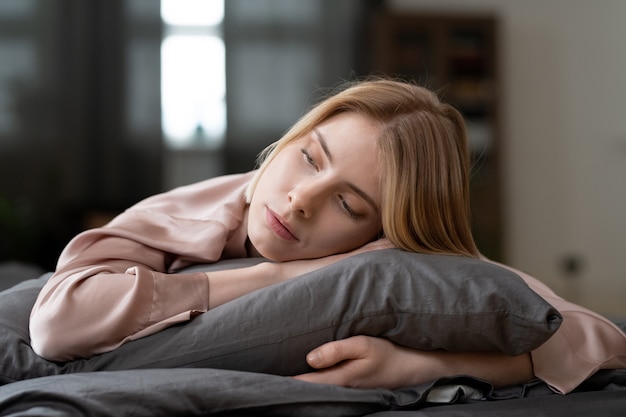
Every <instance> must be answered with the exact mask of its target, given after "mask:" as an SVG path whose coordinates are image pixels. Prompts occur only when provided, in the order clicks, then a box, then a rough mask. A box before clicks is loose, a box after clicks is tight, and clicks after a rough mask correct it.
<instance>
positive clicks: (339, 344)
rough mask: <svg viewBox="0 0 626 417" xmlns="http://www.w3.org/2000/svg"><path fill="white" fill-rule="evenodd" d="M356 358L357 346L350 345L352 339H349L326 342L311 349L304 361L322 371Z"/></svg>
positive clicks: (357, 353)
mask: <svg viewBox="0 0 626 417" xmlns="http://www.w3.org/2000/svg"><path fill="white" fill-rule="evenodd" d="M358 356H359V349H358V345H357V344H355V343H352V338H349V339H344V340H336V341H333V342H328V343H325V344H323V345H322V346H320V347H318V348H315V349H313V350H312V351H311V352H309V354H308V355H306V361H307V363H308V364H309V365H310V366H311V367H312V368H315V369H322V368H329V367H331V366H334V365H336V364H338V363H339V362H342V361H345V360H348V359H356V358H357V357H358Z"/></svg>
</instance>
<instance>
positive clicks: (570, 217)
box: [0, 0, 626, 315]
mask: <svg viewBox="0 0 626 417" xmlns="http://www.w3.org/2000/svg"><path fill="white" fill-rule="evenodd" d="M625 18H626V2H623V1H621V0H598V1H594V2H589V1H585V0H525V1H521V0H430V1H429V0H388V1H383V0H228V1H223V0H162V1H158V0H90V1H81V0H2V1H0V263H4V264H7V263H11V262H13V263H14V262H19V263H21V264H27V265H33V266H35V267H37V268H41V269H44V270H51V269H53V268H54V265H55V262H56V259H57V257H58V255H59V253H60V251H61V250H62V248H63V246H64V245H65V244H66V243H67V241H68V240H69V239H71V237H73V236H74V235H75V234H77V233H78V232H80V231H81V230H84V229H86V228H90V227H95V226H99V225H101V224H103V223H104V222H106V221H107V220H108V219H109V218H110V217H111V216H113V215H115V214H116V213H118V212H119V211H121V210H123V209H124V208H126V207H128V206H129V205H131V204H133V203H135V202H137V201H138V200H140V199H142V198H144V197H146V196H148V195H151V194H154V193H157V192H160V191H164V190H167V189H170V188H173V187H175V186H178V185H182V184H188V183H191V182H194V181H198V180H202V179H205V178H209V177H213V176H216V175H222V174H226V173H233V172H242V171H247V170H250V169H252V168H254V163H255V158H256V155H257V154H258V152H259V151H260V150H261V149H263V148H264V147H265V146H266V145H268V144H269V143H271V142H273V141H274V140H276V139H278V138H279V137H280V136H281V135H282V133H283V132H284V131H285V130H286V129H287V128H288V127H289V126H290V125H291V124H293V122H295V120H296V119H297V118H298V117H299V116H301V115H302V114H303V113H305V112H306V111H307V110H308V109H309V108H310V106H311V105H312V104H314V103H315V102H316V101H317V100H318V99H319V98H320V97H323V96H325V95H326V94H327V93H328V91H329V89H330V88H332V87H335V86H337V85H338V84H340V83H341V82H343V81H345V80H353V79H355V78H358V77H361V76H365V75H368V74H372V73H375V74H387V75H391V76H397V77H402V78H406V79H411V80H415V81H417V82H418V83H420V84H422V85H425V86H428V87H430V88H433V89H435V90H437V91H438V92H440V94H441V96H442V97H443V98H444V99H445V100H446V101H449V102H451V103H452V104H454V105H455V106H457V108H459V109H460V110H461V111H462V113H463V114H464V116H465V118H466V120H467V123H468V129H469V134H470V139H471V144H472V153H473V164H474V171H473V175H472V206H473V207H472V208H473V215H474V221H475V226H474V229H475V235H476V239H477V241H478V243H479V246H480V248H481V250H482V251H483V253H484V254H486V255H487V256H489V257H491V258H493V259H496V260H499V261H503V262H505V263H507V264H510V265H513V266H515V267H518V268H521V269H523V270H525V271H527V272H529V273H531V274H533V275H535V276H537V277H538V278H540V279H542V280H543V281H545V282H546V283H547V284H549V285H550V286H551V287H552V288H554V289H555V290H556V291H557V292H558V293H559V294H561V295H563V296H564V297H566V298H568V299H571V300H573V301H575V302H578V303H580V304H583V305H585V306H588V307H590V308H592V309H594V310H597V311H600V312H602V313H605V314H608V315H618V314H622V315H623V314H626V302H625V301H624V300H626V220H624V213H626V185H625V184H624V182H625V181H626V117H625V116H626V114H625V113H626V83H624V81H623V75H624V74H623V68H626V46H624V45H625V44H624V40H625V39H626V25H623V21H624V19H625Z"/></svg>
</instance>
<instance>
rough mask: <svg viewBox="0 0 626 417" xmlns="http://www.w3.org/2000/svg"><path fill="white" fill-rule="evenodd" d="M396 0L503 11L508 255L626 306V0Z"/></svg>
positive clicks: (614, 307)
mask: <svg viewBox="0 0 626 417" xmlns="http://www.w3.org/2000/svg"><path fill="white" fill-rule="evenodd" d="M389 3H390V6H391V7H392V8H393V9H395V10H398V11H405V12H419V11H449V12H454V13H459V12H467V13H492V14H495V15H496V16H498V17H499V18H500V22H501V24H500V35H501V41H500V45H499V46H500V48H499V50H500V54H501V55H500V58H501V63H500V65H501V75H502V76H501V79H502V83H503V84H502V91H501V93H502V101H501V102H502V105H503V109H502V114H503V140H504V143H503V148H504V155H503V175H504V176H505V178H504V184H505V190H504V194H505V199H506V201H505V220H506V232H505V233H506V238H505V242H506V248H505V250H506V261H507V263H509V264H511V265H513V266H516V267H519V268H521V269H523V270H525V271H527V272H529V273H531V274H533V275H535V276H537V277H539V278H541V279H542V280H543V281H545V282H546V283H548V284H549V285H550V286H551V287H552V288H554V289H555V290H556V291H557V292H558V293H559V294H561V295H563V296H564V297H566V298H568V299H570V300H573V301H575V302H578V303H580V304H582V305H585V306H588V307H590V308H592V309H594V310H597V311H600V312H603V313H605V314H608V315H614V314H626V302H624V300H625V299H626V220H624V213H626V185H625V181H626V83H624V81H623V76H624V74H623V68H625V67H626V45H625V44H624V42H623V40H624V39H626V26H625V25H623V21H624V19H625V18H626V2H623V1H619V0H613V1H610V0H603V1H597V2H587V1H584V0H549V1H539V0H530V1H529V0H527V1H517V0H438V1H427V0H393V1H390V2H389Z"/></svg>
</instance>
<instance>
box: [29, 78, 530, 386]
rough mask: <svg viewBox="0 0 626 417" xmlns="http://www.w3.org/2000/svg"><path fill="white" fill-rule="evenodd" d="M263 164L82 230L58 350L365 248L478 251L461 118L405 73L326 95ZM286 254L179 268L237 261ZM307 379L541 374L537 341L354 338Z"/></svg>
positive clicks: (130, 332) (35, 329)
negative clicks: (431, 346)
mask: <svg viewBox="0 0 626 417" xmlns="http://www.w3.org/2000/svg"><path fill="white" fill-rule="evenodd" d="M262 158H263V162H262V164H261V166H260V169H259V170H258V171H256V172H251V173H248V174H242V175H234V176H227V177H221V178H216V179H211V180H208V181H204V182H201V183H198V184H194V185H191V186H188V187H183V188H180V189H177V190H173V191H171V192H169V193H165V194H162V195H158V196H154V197H151V198H149V199H147V200H145V201H143V202H141V203H139V204H137V205H136V206H134V207H132V208H131V209H129V210H127V211H126V212H125V213H123V214H121V215H120V216H118V217H117V218H116V219H114V220H113V221H112V222H111V223H110V224H108V225H107V226H106V227H104V228H99V229H94V230H90V231H87V232H84V233H83V234H81V235H79V236H77V237H76V238H75V239H74V240H73V241H72V242H70V244H69V245H68V246H67V248H66V249H65V250H64V252H63V253H62V255H61V257H60V260H59V263H58V268H57V271H56V272H55V274H54V276H53V277H52V278H50V280H49V282H48V283H47V284H46V286H45V287H44V289H43V290H42V292H41V293H40V295H39V297H38V299H37V301H36V303H35V306H34V308H33V311H32V315H31V324H30V328H31V339H32V346H33V349H34V350H35V351H36V352H37V353H39V354H40V355H42V356H44V357H46V358H48V359H51V360H61V361H64V360H70V359H73V358H77V357H89V356H91V355H94V354H97V353H101V352H105V351H110V350H113V349H115V348H116V347H118V346H120V345H121V344H123V343H125V342H127V341H129V340H133V339H137V338H140V337H143V336H146V335H149V334H152V333H155V332H157V331H159V330H161V329H163V328H165V327H167V326H170V325H172V324H174V323H177V322H181V321H186V320H189V319H190V318H191V317H193V316H194V315H196V314H198V313H200V312H204V311H207V310H208V309H211V308H214V307H216V306H218V305H220V304H223V303H225V302H228V301H230V300H233V299H235V298H237V297H240V296H242V295H244V294H247V293H249V292H251V291H254V290H256V289H259V288H263V287H266V286H269V285H272V284H274V283H276V282H279V281H283V280H288V279H291V278H294V277H296V276H299V275H302V274H304V273H306V272H309V271H312V270H315V269H318V268H320V267H322V266H325V265H328V264H329V263H332V262H335V261H337V260H340V259H343V258H345V257H347V256H350V255H353V254H355V253H359V252H363V251H368V250H376V249H380V248H388V247H392V246H395V247H398V248H400V249H404V250H408V251H414V252H422V253H448V254H458V255H465V256H478V251H477V249H476V246H475V244H474V241H473V239H472V235H471V230H470V215H469V195H468V194H469V193H468V173H469V162H468V150H467V139H466V133H465V128H464V124H463V120H462V117H461V116H460V114H459V113H458V112H457V111H456V110H455V109H453V108H452V107H451V106H449V105H446V104H442V103H441V102H439V100H438V99H437V97H436V96H435V94H433V93H431V92H430V91H428V90H426V89H423V88H420V87H417V86H414V85H411V84H407V83H401V82H395V81H390V80H374V81H366V82H361V83H355V84H353V85H351V86H349V87H348V88H346V89H344V90H343V91H341V92H339V93H337V94H336V95H334V96H332V97H331V98H329V99H327V100H325V101H323V102H322V103H320V104H319V105H318V106H316V107H315V108H313V109H312V110H311V111H310V112H309V113H308V114H306V115H305V116H304V117H303V118H302V119H301V120H300V121H298V122H297V123H296V124H295V125H294V126H293V127H292V129H291V130H289V131H288V132H287V133H286V134H285V135H284V137H283V138H281V139H280V140H279V141H278V142H276V143H275V144H274V145H272V146H270V147H269V148H268V149H267V150H266V151H265V152H264V153H263V155H262ZM248 256H262V257H265V258H267V259H269V260H271V261H273V262H264V263H261V264H259V265H256V266H253V267H249V268H243V269H238V270H227V271H217V272H210V273H206V274H205V273H179V272H177V271H179V270H180V269H181V268H183V267H185V266H188V265H191V264H195V263H207V262H216V261H218V260H220V259H225V258H238V257H248ZM307 361H308V362H309V363H310V365H311V366H312V367H314V368H318V369H320V371H319V372H315V373H312V374H306V375H300V376H298V377H297V378H299V379H302V380H306V381H311V382H324V383H335V384H341V385H349V386H362V387H370V386H380V387H389V388H395V387H399V386H403V385H409V384H416V383H421V382H425V381H428V380H432V379H434V378H437V377H441V376H447V375H455V374H468V375H472V376H475V377H479V378H483V379H486V380H489V381H490V382H492V383H493V384H495V385H497V386H500V385H508V384H517V383H523V382H527V381H529V380H530V379H532V378H533V367H532V363H531V356H530V354H523V355H519V356H516V357H509V356H506V355H504V354H500V353H493V352H491V353H449V352H421V351H417V350H412V349H407V348H403V347H400V346H396V345H394V344H392V343H390V342H388V341H386V340H383V339H376V338H371V337H364V336H357V337H353V338H349V339H346V340H343V341H337V342H332V343H329V344H326V345H323V346H321V347H320V348H318V349H316V350H314V351H313V352H311V353H310V354H309V355H308V357H307Z"/></svg>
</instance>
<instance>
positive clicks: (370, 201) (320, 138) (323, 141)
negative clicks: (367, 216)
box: [313, 129, 378, 213]
mask: <svg viewBox="0 0 626 417" xmlns="http://www.w3.org/2000/svg"><path fill="white" fill-rule="evenodd" d="M313 133H315V136H316V137H317V141H318V142H319V144H320V146H321V147H322V150H323V151H324V155H326V158H327V159H328V162H330V163H332V162H333V157H332V154H331V153H330V150H328V145H327V144H326V139H324V135H322V132H320V131H319V130H317V129H313ZM346 185H347V186H348V187H349V188H350V189H351V190H352V191H354V192H355V193H356V194H358V195H359V196H360V197H361V198H362V199H363V200H365V201H366V202H367V203H368V204H369V205H370V206H372V208H373V209H374V211H375V212H376V213H378V206H376V202H375V201H374V199H373V198H372V197H370V196H369V195H368V194H367V193H366V192H365V191H363V190H362V189H360V188H359V187H357V186H356V185H354V184H352V183H351V182H347V181H346Z"/></svg>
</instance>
